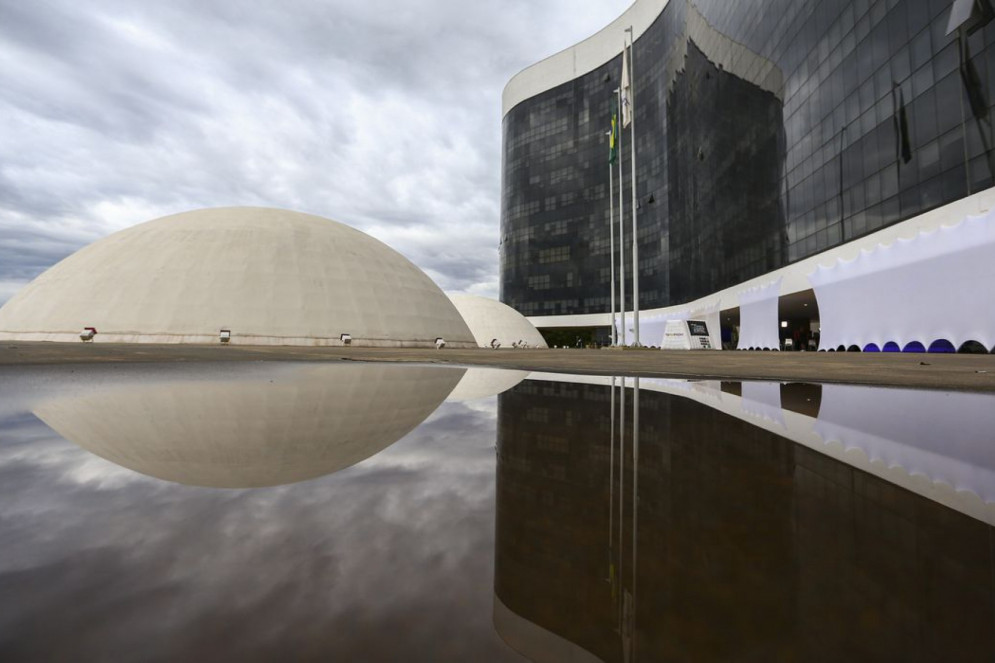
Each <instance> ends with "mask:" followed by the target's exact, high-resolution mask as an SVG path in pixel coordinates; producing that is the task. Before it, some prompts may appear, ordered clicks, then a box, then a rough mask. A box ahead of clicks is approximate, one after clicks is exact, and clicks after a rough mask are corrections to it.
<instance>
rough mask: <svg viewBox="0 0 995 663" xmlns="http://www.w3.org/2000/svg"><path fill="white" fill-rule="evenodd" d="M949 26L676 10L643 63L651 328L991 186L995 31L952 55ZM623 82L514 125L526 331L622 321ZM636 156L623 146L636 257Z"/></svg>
mask: <svg viewBox="0 0 995 663" xmlns="http://www.w3.org/2000/svg"><path fill="white" fill-rule="evenodd" d="M950 10H951V3H950V2H949V0H943V1H932V0H907V1H897V2H896V1H895V0H890V1H889V0H878V1H877V2H870V1H869V0H853V1H848V0H822V1H818V0H807V1H793V0H765V1H760V0H754V1H751V2H736V3H730V2H725V1H723V0H683V1H681V0H672V1H671V2H670V3H669V4H668V5H667V7H666V9H665V10H664V11H663V13H662V14H661V15H660V16H659V18H657V20H656V21H655V22H654V24H653V25H652V26H651V27H650V28H649V29H648V30H647V31H646V32H645V33H644V34H643V35H642V36H641V37H640V38H639V39H638V40H637V41H636V44H635V62H636V77H635V88H636V128H637V142H638V145H637V159H638V173H637V182H636V192H637V200H638V201H639V210H638V225H639V238H638V239H639V257H640V265H639V269H640V286H641V296H640V308H642V309H649V308H657V307H663V306H670V305H675V304H680V303H683V302H686V301H690V300H693V299H696V298H698V297H702V296H705V295H708V294H710V293H712V292H715V291H716V290H720V289H722V288H726V287H729V286H732V285H735V284H736V283H739V282H742V281H744V280H747V279H750V278H753V277H756V276H759V275H762V274H764V273H766V272H768V271H771V270H773V269H777V268H780V267H783V266H785V265H787V264H789V263H791V262H794V261H797V260H800V259H802V258H806V257H808V256H811V255H813V254H816V253H819V252H821V251H824V250H826V249H829V248H832V247H835V246H838V245H839V244H842V243H844V242H848V241H850V240H852V239H855V238H857V237H860V236H862V235H865V234H867V233H870V232H873V231H875V230H878V229H880V228H883V227H885V226H888V225H891V224H893V223H897V222H898V221H901V220H904V219H907V218H910V217H913V216H916V215H918V214H921V213H923V212H925V211H928V210H930V209H933V208H936V207H938V206H941V205H944V204H946V203H949V202H952V201H954V200H957V199H959V198H963V197H964V196H966V195H969V194H971V193H974V192H977V191H979V190H981V189H984V188H987V187H990V186H992V184H993V179H992V172H993V171H992V168H993V167H992V163H993V161H992V158H993V154H992V144H993V141H992V138H993V134H992V124H991V107H992V98H993V96H992V89H993V86H995V50H993V48H995V22H992V23H988V24H987V25H983V26H982V27H980V28H978V29H976V30H975V31H974V32H973V33H972V34H970V35H967V34H966V33H965V34H964V35H963V37H961V36H959V35H958V33H957V32H954V33H952V34H950V35H947V34H946V32H947V26H948V22H949V18H950ZM621 37H622V35H621V34H620V35H619V43H620V45H621ZM620 67H621V57H616V58H615V59H614V60H613V61H611V62H609V63H607V64H605V65H602V66H601V67H599V68H597V69H595V70H594V71H592V72H590V73H588V74H586V75H584V76H581V77H579V78H577V79H574V80H573V81H570V82H568V83H565V84H563V85H560V86H557V87H555V88H553V89H550V90H547V91H546V92H543V93H541V94H538V95H536V96H534V97H531V98H529V99H527V100H525V101H523V102H522V103H519V104H518V105H516V106H515V107H514V108H512V109H511V110H510V111H509V112H508V113H507V115H506V116H505V118H504V126H503V132H504V164H503V183H502V184H503V192H502V209H501V300H502V301H504V302H505V303H507V304H509V305H511V306H513V307H514V308H516V309H518V310H519V311H521V312H522V313H524V314H525V315H564V314H578V313H601V312H606V311H608V309H609V296H610V293H609V282H610V262H609V235H608V226H609V220H608V219H609V200H608V199H609V183H608V171H609V167H608V145H607V137H606V135H605V133H606V131H607V129H608V125H609V102H610V98H611V96H612V94H613V90H614V89H615V88H616V87H618V83H619V80H618V79H619V72H620ZM629 143H630V134H629V132H628V131H626V132H625V133H624V135H623V143H622V157H623V164H622V172H623V175H624V179H625V187H626V194H625V206H626V220H625V226H626V231H625V240H624V244H625V247H626V253H628V248H629V246H630V245H631V234H630V233H631V218H630V216H629V214H630V213H631V210H630V209H629V207H630V204H631V198H630V195H629V189H628V187H629V185H630V183H629V174H630V165H629V164H630V162H629V158H630V144H629ZM615 180H616V181H615V186H616V190H615V195H616V198H617V195H618V189H617V187H618V174H617V170H616V173H615ZM616 220H617V219H616ZM616 244H617V242H616ZM617 248H618V247H617V246H616V250H617ZM630 258H631V256H629V255H627V256H626V261H627V262H626V269H627V273H631V265H630V264H629V263H628V260H629V259H630ZM631 307H632V302H631V292H627V293H626V308H630V309H631Z"/></svg>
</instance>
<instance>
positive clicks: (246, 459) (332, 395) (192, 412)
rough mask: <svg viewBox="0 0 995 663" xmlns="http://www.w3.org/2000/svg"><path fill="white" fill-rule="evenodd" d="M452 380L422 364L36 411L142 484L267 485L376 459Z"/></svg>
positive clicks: (181, 387) (454, 376)
mask: <svg viewBox="0 0 995 663" xmlns="http://www.w3.org/2000/svg"><path fill="white" fill-rule="evenodd" d="M462 376H463V370H461V369H452V368H439V367H429V366H396V365H395V366H390V365H377V364H354V365H330V366H306V367H301V368H300V369H298V370H294V371H292V372H290V373H283V374H279V375H275V376H274V379H273V380H272V381H271V380H269V379H252V380H208V381H180V382H169V383H157V384H138V385H134V384H130V385H116V386H109V387H106V388H103V387H102V388H98V389H95V390H92V391H89V392H86V393H84V394H82V395H74V396H71V397H60V398H56V399H54V400H50V401H47V402H45V403H42V404H40V405H37V406H36V407H35V409H34V413H35V415H36V416H37V417H38V418H39V419H41V420H42V421H44V422H45V423H46V424H47V425H48V426H49V427H51V428H52V429H53V430H55V431H56V432H57V433H58V434H59V435H61V436H62V437H64V438H66V439H67V440H69V441H71V442H73V443H75V444H77V445H79V446H81V447H83V448H84V449H86V450H87V451H90V452H91V453H94V454H96V455H98V456H100V457H101V458H104V459H106V460H109V461H111V462H112V463H115V464H117V465H120V466H122V467H126V468H128V469H131V470H134V471H135V472H140V473H141V474H145V475H148V476H151V477H155V478H158V479H163V480H165V481H173V482H176V483H182V484H189V485H195V486H206V487H213V488H253V487H260V486H277V485H283V484H289V483H296V482H299V481H305V480H308V479H313V478H316V477H320V476H323V475H326V474H331V473H332V472H336V471H338V470H341V469H344V468H346V467H349V466H351V465H354V464H356V463H358V462H360V461H362V460H365V459H366V458H369V457H370V456H373V455H375V454H376V453H378V452H380V451H381V450H383V449H385V448H386V447H388V446H390V445H391V444H392V443H394V442H395V441H397V440H398V439H400V438H401V437H403V436H404V435H406V434H407V433H408V432H410V431H411V430H412V429H414V428H415V427H416V426H417V425H418V424H420V423H421V422H422V421H424V420H425V419H426V418H427V417H428V416H429V415H430V414H431V413H432V412H433V411H435V409H436V408H437V407H438V406H439V405H440V404H441V403H442V402H443V401H444V400H445V398H446V396H448V395H449V393H450V392H451V391H452V390H453V388H454V387H455V386H456V384H457V383H458V382H459V381H460V378H461V377H462Z"/></svg>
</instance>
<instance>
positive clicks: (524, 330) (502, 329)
mask: <svg viewBox="0 0 995 663" xmlns="http://www.w3.org/2000/svg"><path fill="white" fill-rule="evenodd" d="M447 294H448V293H447ZM449 299H450V300H452V302H453V305H455V306H456V310H458V311H459V313H460V315H461V316H463V321H464V322H466V325H467V326H468V327H469V328H470V332H471V333H472V334H473V338H474V339H475V340H476V341H477V345H479V346H480V347H482V348H489V347H491V343H492V342H493V341H494V340H497V342H498V343H500V344H501V347H502V348H510V347H512V345H513V344H518V345H522V344H523V343H524V344H525V347H529V348H548V347H549V346H548V345H547V344H546V340H545V339H544V338H543V337H542V334H540V333H539V330H538V329H536V328H535V326H534V325H533V324H532V323H531V322H529V321H528V320H527V319H526V318H525V316H524V315H522V314H521V313H519V312H518V311H516V310H515V309H513V308H511V307H510V306H508V305H507V304H502V303H501V302H499V301H497V300H496V299H490V298H488V297H480V296H478V295H453V294H450V295H449Z"/></svg>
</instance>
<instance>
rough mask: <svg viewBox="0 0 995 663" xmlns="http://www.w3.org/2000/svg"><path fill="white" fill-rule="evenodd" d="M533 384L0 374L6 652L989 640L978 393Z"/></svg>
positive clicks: (327, 374)
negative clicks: (636, 420) (947, 393)
mask: <svg viewBox="0 0 995 663" xmlns="http://www.w3.org/2000/svg"><path fill="white" fill-rule="evenodd" d="M525 378H526V374H524V373H514V372H500V371H494V370H486V369H470V370H469V371H465V370H464V369H457V368H442V367H419V366H389V365H365V364H351V365H346V366H339V365H310V364H293V365H285V364H275V363H260V364H237V365H236V364H226V365H212V364H190V365H176V364H174V365H169V366H166V365H141V366H137V365H132V366H126V365H122V366H87V367H39V368H30V369H29V368H25V369H4V372H3V373H2V374H0V660H3V661H22V660H24V661H53V660H66V661H79V660H114V661H131V660H134V661H175V660H211V661H228V660H231V661H252V660H295V661H296V660H301V661H306V660H364V661H377V660H452V661H464V660H486V661H491V660H493V661H501V660H509V661H516V660H535V661H556V660H573V661H584V660H592V661H593V660H602V661H635V660H639V661H661V660H673V661H692V660H693V661H704V660H737V661H740V660H757V661H761V660H762V661H769V660H797V661H812V660H815V661H819V660H825V661H836V660H868V661H869V660H875V661H880V660H907V661H920V660H921V661H932V660H965V661H967V660H992V659H993V658H995V553H993V551H995V535H993V530H992V527H991V526H990V525H989V524H988V521H987V519H988V518H989V514H990V513H991V508H992V507H991V503H992V499H995V490H993V487H995V482H993V481H992V476H995V472H993V470H995V449H993V447H995V445H991V444H989V442H991V441H992V436H991V434H990V433H991V430H992V428H990V427H988V426H989V423H988V420H987V419H985V416H986V415H985V414H984V413H985V412H988V411H989V406H990V405H992V404H991V402H990V400H985V399H990V398H991V397H988V396H976V395H971V394H967V395H953V396H951V395H945V394H925V393H924V392H915V393H908V392H903V391H900V390H866V391H856V392H854V391H853V390H852V389H850V390H847V389H843V390H842V391H841V390H840V388H839V387H828V386H827V387H819V386H818V385H777V384H770V383H768V384H764V383H747V384H740V383H704V382H702V383H688V382H675V381H649V380H643V381H641V382H640V383H639V389H638V393H637V390H636V388H635V386H636V385H635V382H634V381H633V380H631V379H629V380H627V381H626V383H625V388H624V390H623V389H622V388H621V384H622V382H621V380H620V379H618V380H613V379H610V378H584V377H582V376H577V377H568V376H542V375H532V376H528V378H527V379H525ZM612 382H614V383H615V385H616V386H615V387H612ZM498 392H503V393H500V395H497V394H498ZM447 398H448V400H446V399H447ZM978 399H980V400H978ZM990 410H991V411H992V412H995V407H991V408H990ZM875 412H877V413H878V414H873V413H875ZM869 413H871V414H869ZM879 415H880V416H879ZM899 415H900V416H899ZM637 416H638V424H636V422H635V419H636V418H637ZM917 417H918V419H917ZM927 421H928V422H930V423H924V422H927ZM917 422H918V423H917Z"/></svg>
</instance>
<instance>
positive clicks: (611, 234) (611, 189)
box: [608, 116, 618, 345]
mask: <svg viewBox="0 0 995 663" xmlns="http://www.w3.org/2000/svg"><path fill="white" fill-rule="evenodd" d="M608 136H609V138H608V141H609V145H610V146H611V147H614V146H612V145H611V142H612V141H613V140H614V139H615V118H614V116H613V117H612V130H611V131H609V132H608ZM609 154H611V153H609ZM614 167H615V164H614V163H612V160H611V158H610V157H609V159H608V242H609V248H608V252H609V254H610V255H611V293H612V295H611V300H612V302H611V303H612V333H611V339H612V345H618V328H617V327H616V326H615V175H614Z"/></svg>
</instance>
